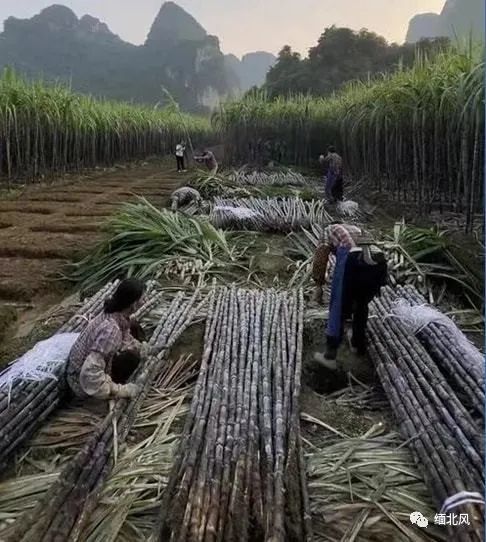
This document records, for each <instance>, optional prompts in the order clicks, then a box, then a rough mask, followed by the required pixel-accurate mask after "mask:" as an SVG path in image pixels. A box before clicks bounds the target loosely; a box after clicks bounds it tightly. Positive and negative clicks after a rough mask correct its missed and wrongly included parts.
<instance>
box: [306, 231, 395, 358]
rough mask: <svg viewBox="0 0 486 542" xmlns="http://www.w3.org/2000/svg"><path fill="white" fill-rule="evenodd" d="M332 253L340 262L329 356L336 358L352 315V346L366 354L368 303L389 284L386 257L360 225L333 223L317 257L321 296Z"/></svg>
mask: <svg viewBox="0 0 486 542" xmlns="http://www.w3.org/2000/svg"><path fill="white" fill-rule="evenodd" d="M330 253H333V254H335V256H336V265H335V269H334V274H333V279H332V285H331V299H330V305H329V320H328V324H327V331H326V335H327V348H326V354H325V358H326V359H328V360H334V359H336V356H337V351H338V348H339V345H340V344H341V341H342V336H343V331H344V322H345V321H346V320H347V319H349V318H351V317H352V321H353V323H352V336H351V338H350V340H351V346H352V348H353V350H355V351H356V352H357V354H358V355H364V354H365V353H366V324H367V322H368V306H369V304H370V302H371V301H372V299H373V298H374V297H375V296H376V295H378V294H379V292H380V288H381V287H382V286H384V285H385V283H386V277H387V265H386V260H385V257H384V255H383V252H382V251H381V250H380V249H379V248H378V247H377V246H376V245H374V243H373V240H372V239H371V237H370V236H369V235H367V234H366V233H363V232H362V231H360V230H359V228H356V227H354V226H348V225H344V224H331V225H330V226H328V227H327V228H326V229H325V230H324V236H323V238H322V240H321V242H320V244H319V246H318V248H317V251H316V254H315V257H314V272H313V275H314V280H315V282H316V284H317V288H318V293H319V292H320V296H321V298H322V286H323V284H324V282H325V280H326V279H325V277H326V270H327V264H328V259H329V255H330Z"/></svg>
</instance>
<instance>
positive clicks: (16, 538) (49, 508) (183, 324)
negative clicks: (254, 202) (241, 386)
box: [2, 291, 206, 542]
mask: <svg viewBox="0 0 486 542" xmlns="http://www.w3.org/2000/svg"><path fill="white" fill-rule="evenodd" d="M183 297H184V295H183V294H182V293H180V294H179V295H178V296H176V297H175V298H174V300H173V302H172V304H171V306H170V308H169V310H168V311H167V313H166V314H165V317H164V318H162V319H161V320H160V322H159V323H158V326H157V328H156V329H155V331H154V333H153V335H152V338H151V340H150V344H151V345H152V346H153V347H154V348H155V349H157V350H159V354H158V355H157V356H154V357H152V358H150V359H149V360H148V361H146V362H145V363H144V364H143V365H141V367H140V368H139V369H138V370H137V373H136V374H135V376H134V377H133V380H134V381H135V383H136V384H138V385H139V387H140V389H141V392H140V394H139V395H138V396H137V397H136V398H135V399H120V400H118V401H116V402H114V404H113V408H111V410H110V412H109V413H108V415H107V416H106V417H105V419H104V420H103V421H102V423H101V424H100V425H99V426H98V427H97V428H96V430H95V431H94V433H93V435H92V436H91V437H90V438H89V439H88V440H87V442H86V443H85V444H84V446H83V447H82V448H81V449H80V451H79V452H78V453H77V454H76V455H75V456H74V458H72V459H71V460H70V461H69V462H68V463H67V464H66V466H65V467H64V469H63V470H62V472H61V474H60V475H59V478H58V479H57V481H56V482H55V483H54V484H53V485H52V486H51V487H50V488H49V490H48V491H47V493H46V494H45V495H44V496H43V498H42V499H41V500H40V501H39V502H38V504H37V505H36V506H35V507H34V508H33V510H32V511H30V512H28V513H26V514H25V515H24V516H21V517H20V519H19V520H17V521H16V522H15V523H14V524H13V525H12V526H11V527H10V528H8V529H7V530H5V531H4V532H2V540H3V541H5V542H20V541H24V542H28V541H32V540H70V541H77V540H79V539H80V536H81V532H82V530H83V527H84V526H85V524H86V521H87V519H88V518H89V516H90V514H91V513H92V511H93V510H94V508H95V506H96V504H97V501H98V496H99V492H100V490H101V488H102V487H103V484H104V482H105V480H106V478H107V476H108V474H109V472H110V470H111V468H112V466H113V463H114V462H115V461H116V458H117V453H118V447H119V445H120V444H122V443H123V442H124V440H125V438H126V436H127V434H128V432H129V430H130V428H131V426H132V424H133V421H134V418H135V416H136V414H137V412H138V410H139V408H140V405H141V403H142V402H143V400H144V398H145V396H146V394H147V392H148V390H149V388H150V386H151V384H152V382H153V380H154V378H155V377H156V376H157V374H158V373H160V369H161V362H162V360H163V359H164V356H165V355H166V352H167V349H169V348H170V347H171V346H172V345H173V344H174V342H175V341H176V340H177V338H178V337H179V336H180V335H181V333H182V332H183V331H184V330H185V329H186V328H187V327H188V325H189V324H190V323H191V322H192V320H193V318H194V316H195V314H197V313H198V311H199V309H200V305H201V303H205V302H206V300H205V299H203V300H202V301H201V303H199V304H197V303H196V301H197V299H198V297H199V292H198V291H196V292H195V293H194V295H193V297H192V298H191V299H190V300H189V301H185V300H184V299H183Z"/></svg>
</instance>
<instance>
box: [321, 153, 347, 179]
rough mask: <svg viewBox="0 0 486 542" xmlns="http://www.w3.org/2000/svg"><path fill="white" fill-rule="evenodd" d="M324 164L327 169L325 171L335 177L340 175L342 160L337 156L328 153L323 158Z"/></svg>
mask: <svg viewBox="0 0 486 542" xmlns="http://www.w3.org/2000/svg"><path fill="white" fill-rule="evenodd" d="M324 164H325V165H326V167H327V171H328V172H331V173H333V174H334V175H336V176H339V175H342V172H343V159H342V158H341V157H340V156H339V154H337V153H335V152H329V153H327V155H326V156H325V157H324Z"/></svg>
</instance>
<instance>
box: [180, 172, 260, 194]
mask: <svg viewBox="0 0 486 542" xmlns="http://www.w3.org/2000/svg"><path fill="white" fill-rule="evenodd" d="M189 186H191V187H192V188H195V189H196V190H197V191H198V192H199V193H200V194H201V197H202V198H204V199H207V200H209V199H212V198H214V197H216V196H225V197H235V198H238V197H239V198H244V197H248V196H251V195H252V194H253V195H254V193H255V190H252V191H251V192H250V191H249V190H247V189H245V188H244V187H241V186H238V185H237V184H236V183H235V182H234V181H233V179H232V178H231V176H230V175H229V176H228V175H225V174H222V173H219V174H209V175H208V174H206V175H198V176H197V177H196V178H195V179H192V180H191V181H189Z"/></svg>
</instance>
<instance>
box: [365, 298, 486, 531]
mask: <svg viewBox="0 0 486 542" xmlns="http://www.w3.org/2000/svg"><path fill="white" fill-rule="evenodd" d="M372 313H373V316H372V317H371V318H370V320H369V336H370V354H371V357H372V359H373V361H374V363H375V366H376V369H377V372H378V375H379V378H380V381H381V383H382V385H383V388H384V390H385V393H386V394H387V397H388V399H389V401H390V404H391V406H392V410H393V412H394V414H395V416H396V418H397V421H398V423H399V426H400V430H401V432H402V433H403V436H404V437H405V438H406V439H407V442H408V445H409V446H410V448H411V450H412V451H413V453H414V456H415V460H416V462H417V463H418V465H419V467H420V468H421V469H422V472H423V474H424V479H425V480H426V482H427V484H428V486H429V488H430V489H431V491H432V493H433V495H434V497H435V499H436V501H437V503H439V507H440V508H441V507H442V506H444V507H445V510H446V511H449V509H448V507H449V506H452V507H454V512H458V511H461V513H467V514H468V515H469V521H470V522H471V525H470V526H461V527H457V528H455V530H454V536H455V537H456V538H455V540H460V541H472V540H474V541H476V540H478V541H479V540H482V538H481V537H482V533H483V531H484V525H483V521H482V516H483V514H482V512H481V511H480V509H479V508H478V506H477V505H475V504H471V503H468V502H467V500H466V504H462V505H460V506H458V502H454V501H455V500H456V499H459V497H460V496H461V495H463V492H464V491H466V492H471V493H473V494H474V493H475V494H476V495H475V496H474V497H475V500H476V501H477V500H478V497H479V500H481V494H482V489H483V487H484V475H483V449H482V437H481V435H480V428H479V426H478V425H476V424H475V422H474V420H473V418H472V417H471V415H470V414H469V412H468V410H467V409H466V407H465V406H464V405H463V404H462V403H461V401H460V400H459V398H458V397H457V395H456V393H455V391H454V389H453V388H452V387H451V386H450V385H449V383H448V382H447V380H446V378H445V377H444V375H443V374H442V373H441V371H440V370H439V368H438V367H437V365H436V364H435V362H434V360H433V359H432V358H431V357H430V356H429V354H428V353H427V351H426V350H425V349H424V347H423V346H422V344H421V343H420V342H419V340H418V339H417V338H416V337H415V336H414V335H413V334H410V332H409V331H408V330H407V329H406V328H405V327H404V326H403V324H401V323H400V321H399V320H397V319H396V318H390V311H389V309H387V308H386V306H385V305H384V304H383V302H382V301H381V300H380V299H376V300H375V301H373V303H372Z"/></svg>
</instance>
